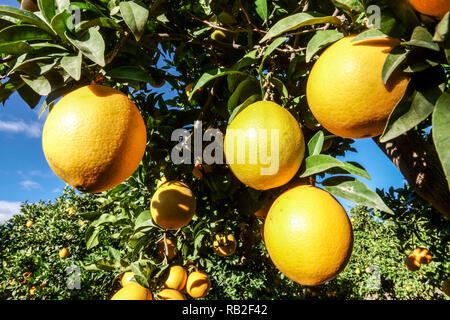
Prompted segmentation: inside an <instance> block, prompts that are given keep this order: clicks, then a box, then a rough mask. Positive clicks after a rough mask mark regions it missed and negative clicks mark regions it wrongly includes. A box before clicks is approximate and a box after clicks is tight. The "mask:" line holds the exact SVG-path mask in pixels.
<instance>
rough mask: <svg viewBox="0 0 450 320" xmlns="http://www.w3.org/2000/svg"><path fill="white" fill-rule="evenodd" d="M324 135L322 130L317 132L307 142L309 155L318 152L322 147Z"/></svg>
mask: <svg viewBox="0 0 450 320" xmlns="http://www.w3.org/2000/svg"><path fill="white" fill-rule="evenodd" d="M324 141H325V137H324V134H323V132H322V131H319V132H317V133H316V134H315V135H314V136H313V137H312V138H311V140H309V142H308V151H309V155H311V156H314V155H318V154H320V152H321V151H322V147H323V142H324Z"/></svg>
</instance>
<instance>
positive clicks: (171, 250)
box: [156, 238, 178, 260]
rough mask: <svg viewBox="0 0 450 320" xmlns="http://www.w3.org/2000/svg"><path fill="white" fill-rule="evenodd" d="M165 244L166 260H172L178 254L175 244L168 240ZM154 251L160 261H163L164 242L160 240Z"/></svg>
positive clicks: (164, 253)
mask: <svg viewBox="0 0 450 320" xmlns="http://www.w3.org/2000/svg"><path fill="white" fill-rule="evenodd" d="M166 244H167V259H168V260H172V259H173V258H175V256H176V255H177V253H178V250H177V246H176V244H175V242H174V241H173V240H172V239H169V238H168V239H166ZM156 251H157V253H158V256H159V257H160V258H161V259H164V257H165V256H166V246H165V245H164V240H160V241H159V242H158V244H157V246H156Z"/></svg>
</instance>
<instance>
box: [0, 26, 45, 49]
mask: <svg viewBox="0 0 450 320" xmlns="http://www.w3.org/2000/svg"><path fill="white" fill-rule="evenodd" d="M52 39H53V37H52V36H51V35H50V34H48V33H47V32H46V31H43V30H42V29H40V28H38V27H35V26H28V25H13V26H10V27H7V28H5V29H3V30H1V31H0V43H1V44H2V45H5V44H9V43H16V42H22V41H33V40H52Z"/></svg>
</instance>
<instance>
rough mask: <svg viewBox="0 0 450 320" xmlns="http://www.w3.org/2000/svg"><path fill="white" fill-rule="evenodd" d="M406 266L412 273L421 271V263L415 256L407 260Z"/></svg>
mask: <svg viewBox="0 0 450 320" xmlns="http://www.w3.org/2000/svg"><path fill="white" fill-rule="evenodd" d="M405 266H406V268H407V269H408V270H410V271H417V270H419V269H420V262H419V261H418V260H417V259H416V257H415V256H414V255H413V254H410V255H409V256H407V257H406V258H405Z"/></svg>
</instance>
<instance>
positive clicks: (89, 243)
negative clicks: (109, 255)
mask: <svg viewBox="0 0 450 320" xmlns="http://www.w3.org/2000/svg"><path fill="white" fill-rule="evenodd" d="M99 235H100V230H99V229H97V228H96V227H94V226H92V225H91V226H89V227H88V229H87V230H86V234H85V242H86V249H87V250H90V249H92V248H94V247H95V246H97V245H98V244H99Z"/></svg>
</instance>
